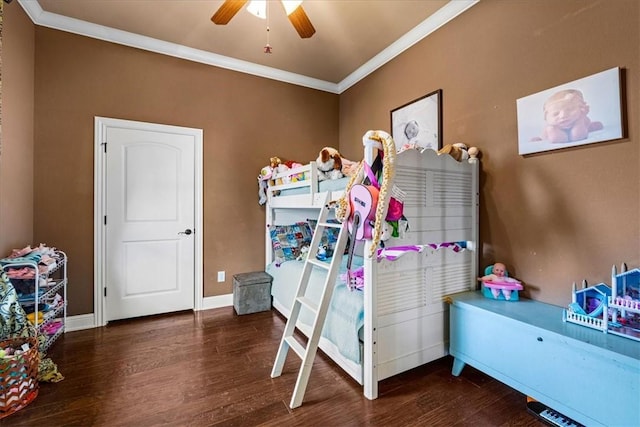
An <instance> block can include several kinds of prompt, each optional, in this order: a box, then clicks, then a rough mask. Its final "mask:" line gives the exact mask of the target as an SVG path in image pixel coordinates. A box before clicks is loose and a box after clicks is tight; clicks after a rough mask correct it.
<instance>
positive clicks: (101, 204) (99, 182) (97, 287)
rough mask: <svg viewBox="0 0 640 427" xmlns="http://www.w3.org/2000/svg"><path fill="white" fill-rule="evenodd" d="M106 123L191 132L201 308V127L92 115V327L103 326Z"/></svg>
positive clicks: (196, 301)
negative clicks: (193, 143)
mask: <svg viewBox="0 0 640 427" xmlns="http://www.w3.org/2000/svg"><path fill="white" fill-rule="evenodd" d="M109 126H119V127H129V128H131V129H145V130H150V129H151V130H154V131H158V130H160V131H166V132H174V133H185V131H188V132H193V134H194V135H196V138H195V153H194V154H195V165H194V174H195V183H194V193H195V194H194V203H195V211H194V212H195V213H194V228H195V231H196V232H195V233H194V238H195V248H194V264H195V269H194V283H195V289H194V304H193V309H194V310H195V311H198V310H202V305H203V287H204V272H203V265H204V261H203V256H204V254H203V232H202V230H203V229H204V228H203V205H204V204H203V182H202V180H203V167H202V164H203V154H202V153H203V148H202V146H203V133H202V130H201V129H194V128H186V127H180V126H172V125H163V124H154V123H145V122H136V121H131V120H122V119H112V118H106V117H98V116H96V117H95V118H94V176H93V182H94V188H93V194H94V199H93V204H94V209H93V212H94V228H93V232H94V236H93V241H94V251H93V253H94V255H93V256H94V259H93V271H94V273H93V275H94V281H93V282H94V293H93V295H94V299H93V316H94V323H95V326H104V325H105V324H106V321H105V310H104V300H105V298H104V289H105V286H106V285H105V268H104V266H103V262H102V260H103V259H104V256H105V254H106V252H105V249H106V246H105V243H106V242H105V227H104V214H105V212H106V206H105V203H106V192H105V188H104V187H105V182H104V181H105V172H106V170H105V166H106V165H105V161H106V156H105V153H104V144H103V143H104V142H105V141H106V131H107V128H108V127H109Z"/></svg>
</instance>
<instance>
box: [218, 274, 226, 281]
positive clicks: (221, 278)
mask: <svg viewBox="0 0 640 427" xmlns="http://www.w3.org/2000/svg"><path fill="white" fill-rule="evenodd" d="M224 281H225V274H224V271H218V282H224Z"/></svg>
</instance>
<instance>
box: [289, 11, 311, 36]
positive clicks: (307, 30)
mask: <svg viewBox="0 0 640 427" xmlns="http://www.w3.org/2000/svg"><path fill="white" fill-rule="evenodd" d="M289 21H291V23H292V24H293V27H294V28H295V29H296V31H297V32H298V34H300V37H302V38H303V39H308V38H309V37H311V36H312V35H314V34H315V33H316V29H315V28H313V25H312V24H311V21H310V20H309V17H308V16H307V14H306V13H305V11H304V9H303V8H302V5H300V6H298V7H297V8H296V10H294V11H293V12H291V14H289Z"/></svg>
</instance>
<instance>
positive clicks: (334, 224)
mask: <svg viewBox="0 0 640 427" xmlns="http://www.w3.org/2000/svg"><path fill="white" fill-rule="evenodd" d="M318 226H321V227H328V228H342V224H341V223H339V222H321V223H319V224H318Z"/></svg>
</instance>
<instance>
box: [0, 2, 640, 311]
mask: <svg viewBox="0 0 640 427" xmlns="http://www.w3.org/2000/svg"><path fill="white" fill-rule="evenodd" d="M10 18H11V19H13V20H15V22H14V23H13V25H14V27H13V29H11V27H10V26H9V25H11V24H10V23H9V22H8V20H9V19H10ZM639 18H640V5H639V4H638V3H637V2H636V1H635V0H617V1H615V2H603V1H596V0H576V1H573V0H564V1H562V2H556V1H553V0H535V1H534V0H527V1H509V2H504V1H494V0H483V1H482V2H480V3H478V4H477V5H476V6H474V7H473V8H471V9H469V10H468V11H467V12H465V13H464V14H462V15H461V16H459V17H458V18H456V19H455V20H454V21H452V22H451V23H449V24H447V25H446V26H445V27H443V28H441V29H439V30H438V31H436V32H435V33H434V34H432V35H431V36H429V37H427V38H426V39H425V40H423V41H422V42H420V43H418V44H416V45H415V46H414V47H412V48H411V49H410V50H408V51H407V52H405V53H404V54H402V55H400V56H399V57H398V58H396V59H395V60H393V61H392V62H390V63H389V64H387V65H386V66H384V67H383V68H382V69H380V70H378V71H377V72H375V73H373V74H371V75H370V76H368V77H367V78H366V79H365V80H363V81H362V82H360V83H359V84H357V85H356V86H354V87H353V88H351V89H349V90H348V91H347V92H345V93H344V94H342V95H340V96H339V97H338V96H337V95H332V94H327V93H323V92H319V91H315V90H311V89H306V88H301V87H297V86H292V85H288V84H285V83H280V82H275V81H271V80H267V79H262V78H258V77H254V76H249V75H244V74H240V73H235V72H232V71H228V70H223V69H219V68H215V67H209V66H205V65H202V64H196V63H191V62H188V61H183V60H179V59H175V58H171V57H165V56H161V55H158V54H154V53H149V52H145V51H141V50H136V49H132V48H128V47H124V46H119V45H115V44H110V43H105V42H101V41H97V40H93V39H88V38H84V37H80V36H76V35H72V34H68V33H64V32H60V31H55V30H51V29H47V28H41V27H36V29H35V46H36V48H35V58H36V59H35V78H34V80H33V81H34V82H35V103H34V106H35V126H33V127H30V124H29V120H30V119H28V117H29V115H28V113H22V114H23V115H22V116H20V117H19V118H17V119H12V120H11V122H12V125H13V126H16V127H19V131H17V132H16V133H15V138H12V141H11V144H12V145H14V148H13V149H15V150H21V149H24V148H25V147H29V145H30V143H31V142H30V141H32V140H33V138H35V155H33V154H31V152H30V151H29V149H28V148H27V150H26V151H25V152H24V153H16V154H12V155H11V156H10V157H9V155H8V154H7V152H6V150H10V148H8V147H9V146H8V145H7V144H9V141H8V136H7V133H6V132H8V129H7V126H9V124H8V121H9V117H11V116H10V113H7V112H6V110H7V109H8V108H9V106H10V105H17V104H19V103H18V102H17V100H21V101H24V102H26V103H29V102H30V101H29V99H34V98H33V97H32V95H33V91H34V89H33V87H32V86H31V85H30V84H29V81H28V79H26V80H25V81H22V80H20V82H21V83H20V84H19V86H18V87H17V88H16V89H13V90H15V93H16V95H15V96H13V99H14V101H11V99H12V97H9V100H6V98H5V101H6V102H5V103H4V111H3V126H4V130H5V133H4V135H3V142H4V144H5V145H4V147H3V156H2V159H1V162H2V163H1V166H2V168H1V169H0V171H1V173H2V180H1V181H0V194H2V203H0V206H1V209H2V211H0V217H1V218H2V226H1V227H3V234H2V236H3V237H2V241H1V242H0V243H1V245H0V250H4V252H6V251H7V250H8V249H10V248H12V247H14V246H20V245H21V244H22V243H23V242H29V240H30V238H31V237H33V241H32V242H33V243H39V242H45V243H48V244H50V245H54V246H57V247H59V248H61V249H64V250H66V251H67V252H68V253H69V256H70V260H71V262H70V265H69V275H70V285H69V309H70V310H69V312H70V314H72V315H73V314H82V313H88V312H91V311H92V301H93V300H92V290H93V223H92V217H93V119H94V116H105V117H114V118H123V119H130V120H140V121H148V122H156V123H166V124H173V125H180V126H188V127H197V128H202V129H204V137H205V140H204V163H205V164H204V191H205V200H204V211H205V213H204V221H205V230H204V233H205V236H204V242H205V247H204V251H205V253H204V277H205V295H207V296H210V295H217V294H225V293H229V292H230V291H231V283H230V277H231V275H233V274H235V273H238V272H243V271H249V270H254V269H261V268H262V264H263V256H264V255H263V241H262V232H263V221H264V219H263V218H264V216H263V214H264V210H263V208H261V207H259V206H258V204H257V185H256V180H255V175H256V173H257V171H258V170H259V168H260V167H261V166H263V165H264V164H266V162H267V160H268V158H269V157H271V156H273V155H279V156H281V157H289V158H292V159H295V160H300V161H306V160H310V159H312V158H314V157H315V156H316V154H317V151H318V150H319V148H320V147H321V146H324V145H338V141H340V144H339V145H340V148H341V150H342V151H343V154H345V156H346V157H348V158H352V159H357V158H360V157H361V153H362V151H361V146H360V143H361V137H362V134H363V133H364V132H365V131H366V130H369V129H384V130H388V129H389V111H390V110H391V109H393V108H395V107H397V106H399V105H402V104H404V103H406V102H407V101H410V100H412V99H415V98H417V97H419V96H422V95H424V94H426V93H428V92H431V91H432V90H434V89H438V88H441V89H443V98H444V139H445V143H450V142H459V141H461V142H465V143H467V144H469V145H476V146H478V147H480V149H481V150H482V152H483V154H482V171H483V172H482V182H481V186H482V189H481V238H482V242H483V246H482V252H483V255H482V263H483V264H486V263H489V262H492V261H494V260H496V259H500V260H503V261H504V262H506V263H507V266H508V268H509V269H510V270H511V272H512V274H515V275H516V276H517V277H519V278H521V279H522V280H524V281H525V284H526V286H527V289H528V293H529V295H531V296H533V297H534V298H536V299H540V300H545V301H550V302H554V303H557V304H559V305H565V304H566V302H567V300H568V298H569V289H570V283H571V282H573V281H580V280H582V279H583V278H587V279H588V280H589V281H590V282H597V281H608V277H607V276H608V272H609V269H610V267H611V265H612V264H614V263H616V264H619V263H620V262H622V261H626V262H627V263H629V265H630V266H632V267H636V266H638V265H640V220H639V218H640V216H638V214H637V212H638V211H639V208H640V206H639V201H638V200H640V179H639V178H640V177H639V174H638V168H639V166H640V150H639V148H638V136H637V134H638V119H637V117H638V102H639V101H638V77H639V73H638V70H639V69H640V68H639V67H640V51H639V48H638V46H639V45H640V40H639V38H640V37H639V30H638V27H639V26H638V23H639V21H640V19H639ZM25 19H26V21H25ZM16 22H17V24H16ZM16 26H17V27H19V29H16ZM23 31H25V32H26V33H25V34H23ZM7 33H8V34H7ZM33 35H34V30H33V27H32V25H31V24H30V23H29V21H28V18H26V17H25V15H24V14H23V12H22V10H21V8H20V7H19V5H18V4H17V3H16V2H13V3H11V4H10V5H5V39H4V42H5V43H4V49H5V50H4V51H3V61H4V64H5V67H4V69H3V73H10V72H11V70H12V68H11V67H12V66H13V67H15V68H13V73H14V79H18V75H17V74H16V70H21V69H22V67H25V68H24V70H26V71H25V72H26V73H27V74H28V73H29V72H30V69H29V65H28V64H29V58H33V55H32V54H31V53H30V49H31V50H33V42H30V41H29V40H30V37H31V38H33V37H34V36H33ZM7 49H14V52H20V55H19V56H18V59H17V60H16V62H13V61H12V62H11V64H15V65H7V62H8V61H7V51H6V50H7ZM21 49H26V51H22V50H21ZM9 52H11V50H9ZM32 60H33V59H32ZM25 64H26V65H25ZM615 66H620V67H623V68H625V69H626V90H625V93H626V97H627V100H626V105H627V107H628V110H627V117H628V127H629V129H628V133H627V135H628V137H627V138H624V139H622V140H620V141H616V142H609V143H601V144H594V145H590V146H585V147H581V148H575V149H569V150H562V151H554V152H549V153H544V154H537V155H531V156H527V157H522V156H519V155H518V154H517V153H518V152H517V126H516V108H515V102H516V99H518V98H520V97H523V96H526V95H529V94H532V93H535V92H538V91H541V90H544V89H547V88H550V87H553V86H556V85H558V84H562V83H565V82H568V81H571V80H574V79H577V78H582V77H585V76H587V75H590V74H593V73H596V72H599V71H602V70H605V69H608V68H611V67H615ZM10 76H11V75H10V74H9V76H6V74H5V75H3V80H4V79H5V77H6V78H7V80H9V77H10ZM7 80H4V82H3V83H4V85H5V88H4V89H5V92H4V95H5V97H7V96H8V95H9V94H10V92H9V94H8V93H7V84H6V81H7ZM14 81H16V80H14ZM30 95H31V98H30ZM14 103H16V104H14ZM338 108H339V109H338ZM19 109H20V111H22V107H20V108H19ZM26 110H28V107H27V108H25V111H26ZM25 116H26V117H27V119H25V118H24V117H25ZM31 120H33V119H31ZM32 129H35V134H34V136H33V137H32V136H31V135H30V132H33V130H32ZM22 141H24V142H22ZM5 149H6V150H5ZM10 152H11V151H9V153H10ZM7 164H10V167H13V164H16V165H20V166H19V168H18V170H17V171H16V172H15V173H16V174H18V175H15V174H13V173H12V174H11V175H9V174H8V173H7V169H6V167H8V166H6V165H7ZM32 166H35V172H34V182H35V189H34V190H33V208H30V205H29V204H30V203H31V202H27V203H26V204H25V205H24V207H21V208H19V210H16V208H15V207H12V206H11V205H10V204H9V200H10V199H9V198H8V197H7V196H6V195H5V194H6V192H7V191H10V192H12V191H14V190H13V189H11V188H10V187H12V185H13V184H14V183H15V182H16V181H14V179H15V176H22V175H23V174H25V170H26V171H27V172H26V175H27V177H26V178H25V179H26V180H27V182H28V180H30V179H31V178H30V177H29V176H28V171H29V170H30V168H32ZM7 176H10V177H11V180H10V181H9V180H8V178H6V177H7ZM17 185H19V186H22V185H25V187H24V188H25V191H24V195H23V197H26V198H27V199H29V197H31V196H30V192H29V188H30V185H31V184H24V183H23V182H20V183H18V184H17ZM20 188H23V187H20ZM20 203H23V202H20ZM7 211H11V212H15V211H17V212H20V211H22V214H20V213H19V214H18V216H19V217H13V216H10V217H9V220H10V221H5V218H7V217H6V216H4V215H6V214H5V212H7ZM29 215H33V221H32V222H30V221H29V220H25V218H29ZM25 224H26V226H25ZM30 224H33V225H32V226H31V225H30ZM31 227H33V235H31ZM21 229H22V230H24V231H20V232H19V234H16V239H15V242H8V241H6V240H5V239H4V235H5V234H4V230H9V232H13V231H14V230H21ZM218 270H226V271H227V278H228V280H227V282H226V283H225V284H222V285H220V284H217V283H215V279H216V277H215V276H216V272H217V271H218Z"/></svg>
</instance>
